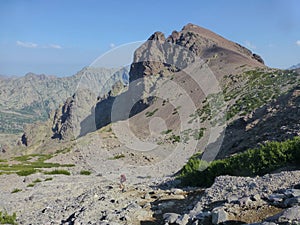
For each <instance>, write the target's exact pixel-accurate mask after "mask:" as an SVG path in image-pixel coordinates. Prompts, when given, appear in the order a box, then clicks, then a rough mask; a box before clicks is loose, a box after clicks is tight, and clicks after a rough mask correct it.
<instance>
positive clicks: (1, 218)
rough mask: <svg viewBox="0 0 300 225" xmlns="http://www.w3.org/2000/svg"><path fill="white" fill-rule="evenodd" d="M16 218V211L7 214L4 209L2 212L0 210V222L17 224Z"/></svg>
mask: <svg viewBox="0 0 300 225" xmlns="http://www.w3.org/2000/svg"><path fill="white" fill-rule="evenodd" d="M16 219H17V215H16V213H13V214H12V215H9V214H8V213H7V212H6V211H4V212H2V211H0V224H13V225H16V224H17V223H16Z"/></svg>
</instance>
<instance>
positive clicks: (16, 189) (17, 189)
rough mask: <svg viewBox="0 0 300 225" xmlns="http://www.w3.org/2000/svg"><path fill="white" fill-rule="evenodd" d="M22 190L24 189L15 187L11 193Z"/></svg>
mask: <svg viewBox="0 0 300 225" xmlns="http://www.w3.org/2000/svg"><path fill="white" fill-rule="evenodd" d="M20 191H22V189H19V188H15V189H14V190H12V192H11V193H12V194H13V193H17V192H20Z"/></svg>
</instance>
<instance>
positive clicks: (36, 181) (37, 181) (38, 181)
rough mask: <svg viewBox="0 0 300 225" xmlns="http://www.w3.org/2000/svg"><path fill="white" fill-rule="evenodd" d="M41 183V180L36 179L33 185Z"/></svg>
mask: <svg viewBox="0 0 300 225" xmlns="http://www.w3.org/2000/svg"><path fill="white" fill-rule="evenodd" d="M40 182H42V180H40V179H35V180H34V181H33V183H35V184H36V183H40Z"/></svg>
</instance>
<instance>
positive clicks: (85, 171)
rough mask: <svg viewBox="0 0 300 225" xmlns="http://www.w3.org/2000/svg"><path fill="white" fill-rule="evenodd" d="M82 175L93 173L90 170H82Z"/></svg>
mask: <svg viewBox="0 0 300 225" xmlns="http://www.w3.org/2000/svg"><path fill="white" fill-rule="evenodd" d="M80 175H91V171H88V170H81V171H80Z"/></svg>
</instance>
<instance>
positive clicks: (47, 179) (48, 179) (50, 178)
mask: <svg viewBox="0 0 300 225" xmlns="http://www.w3.org/2000/svg"><path fill="white" fill-rule="evenodd" d="M50 180H53V178H52V177H47V178H46V179H45V180H44V181H50Z"/></svg>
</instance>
